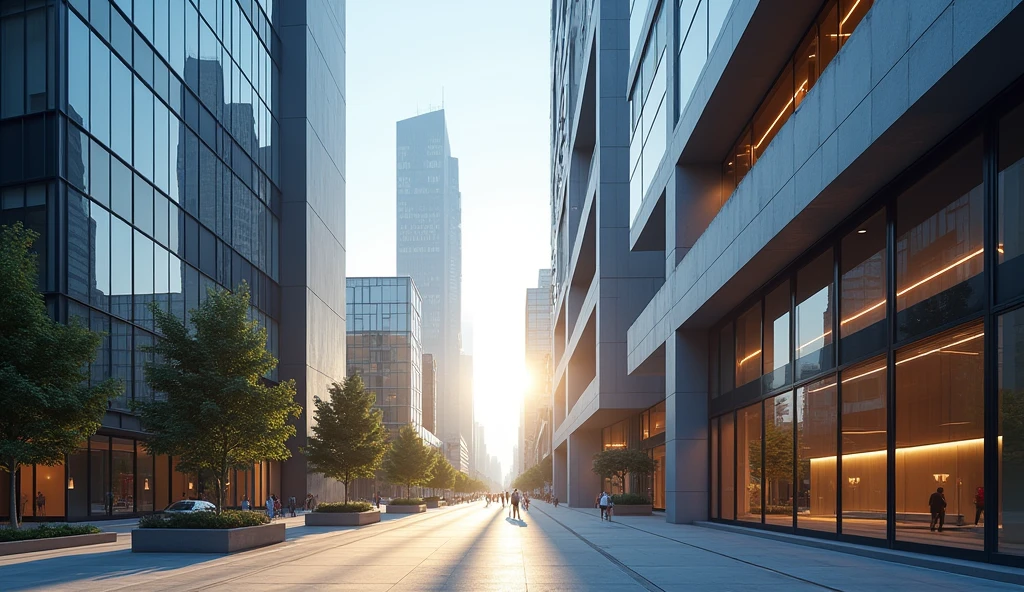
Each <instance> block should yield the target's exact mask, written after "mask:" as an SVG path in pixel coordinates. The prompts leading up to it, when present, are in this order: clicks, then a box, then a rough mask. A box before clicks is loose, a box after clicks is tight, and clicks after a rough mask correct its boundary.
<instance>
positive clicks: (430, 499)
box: [423, 495, 441, 502]
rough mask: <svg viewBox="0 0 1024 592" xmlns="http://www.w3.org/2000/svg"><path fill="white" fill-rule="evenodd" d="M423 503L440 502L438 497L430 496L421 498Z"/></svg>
mask: <svg viewBox="0 0 1024 592" xmlns="http://www.w3.org/2000/svg"><path fill="white" fill-rule="evenodd" d="M423 501H425V502H439V501H441V498H440V497H439V496H436V495H432V496H429V497H425V498H423Z"/></svg>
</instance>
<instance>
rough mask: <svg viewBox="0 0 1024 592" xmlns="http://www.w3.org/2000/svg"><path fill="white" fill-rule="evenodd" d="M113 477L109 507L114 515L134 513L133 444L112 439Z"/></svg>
mask: <svg viewBox="0 0 1024 592" xmlns="http://www.w3.org/2000/svg"><path fill="white" fill-rule="evenodd" d="M111 458H112V460H113V465H112V466H113V469H114V471H113V477H114V481H113V483H112V489H111V499H110V500H109V502H110V507H111V512H112V513H114V514H132V513H134V512H135V442H134V441H132V440H125V439H123V438H113V439H112V452H111Z"/></svg>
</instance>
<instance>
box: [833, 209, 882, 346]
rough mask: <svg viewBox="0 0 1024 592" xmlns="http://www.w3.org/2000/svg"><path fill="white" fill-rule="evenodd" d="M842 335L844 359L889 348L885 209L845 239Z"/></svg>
mask: <svg viewBox="0 0 1024 592" xmlns="http://www.w3.org/2000/svg"><path fill="white" fill-rule="evenodd" d="M841 253H842V254H841V263H840V267H841V273H842V288H841V291H840V296H839V298H840V302H839V310H840V312H841V316H840V320H839V336H840V339H841V340H842V342H841V347H840V351H841V352H842V357H843V361H849V360H856V359H857V358H859V357H861V356H864V355H870V354H872V353H874V352H877V351H878V350H880V349H882V348H884V347H885V298H886V296H885V289H886V286H885V283H886V282H885V210H881V211H879V212H878V213H876V214H875V215H874V216H871V217H870V218H868V220H867V221H866V222H864V224H862V225H860V227H859V228H857V230H855V231H853V232H851V233H850V234H848V235H846V236H845V237H844V238H843V242H842V250H841Z"/></svg>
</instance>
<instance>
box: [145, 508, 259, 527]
mask: <svg viewBox="0 0 1024 592" xmlns="http://www.w3.org/2000/svg"><path fill="white" fill-rule="evenodd" d="M269 523H270V518H268V517H267V515H266V514H262V513H259V512H241V511H238V510H224V511H223V512H221V513H220V514H216V513H214V512H189V513H184V514H170V515H160V514H153V515H150V516H143V517H142V518H139V528H210V529H228V528H243V527H246V526H261V525H263V524H269Z"/></svg>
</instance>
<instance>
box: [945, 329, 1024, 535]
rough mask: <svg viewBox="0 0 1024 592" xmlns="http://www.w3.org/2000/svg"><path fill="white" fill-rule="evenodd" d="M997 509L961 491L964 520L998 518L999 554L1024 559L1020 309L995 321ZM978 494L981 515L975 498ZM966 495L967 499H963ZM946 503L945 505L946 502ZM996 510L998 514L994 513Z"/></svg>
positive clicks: (1023, 364) (1023, 363) (970, 491)
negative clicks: (967, 507)
mask: <svg viewBox="0 0 1024 592" xmlns="http://www.w3.org/2000/svg"><path fill="white" fill-rule="evenodd" d="M998 352H999V362H998V368H999V383H998V386H999V442H1000V443H1001V444H1002V446H1001V447H1000V457H999V466H1000V479H999V485H1000V491H999V508H991V510H993V511H992V512H989V511H988V510H989V508H986V507H985V491H984V489H982V490H981V491H980V492H978V490H977V489H976V488H971V489H968V490H965V498H964V500H962V501H961V504H963V503H964V502H973V507H974V515H973V516H972V515H971V513H969V512H965V513H964V514H965V516H964V519H965V520H967V521H968V523H970V520H971V519H972V518H973V519H974V522H978V519H979V518H981V519H983V520H985V521H986V522H987V521H988V520H989V518H990V517H991V518H992V519H993V520H995V519H996V517H997V516H998V517H999V519H1000V520H1001V522H1000V523H999V551H1000V552H1002V553H1010V554H1013V555H1024V309H1017V310H1014V311H1013V312H1010V313H1008V314H1005V315H1002V316H1001V317H999V349H998ZM979 493H980V494H981V499H980V501H981V504H980V507H981V509H982V511H981V512H979V511H978V506H979V504H978V501H979V500H978V498H977V496H978V494H979ZM966 495H970V496H971V498H970V499H967V497H966ZM947 503H948V501H947ZM996 510H998V511H996Z"/></svg>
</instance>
